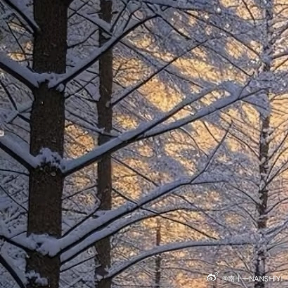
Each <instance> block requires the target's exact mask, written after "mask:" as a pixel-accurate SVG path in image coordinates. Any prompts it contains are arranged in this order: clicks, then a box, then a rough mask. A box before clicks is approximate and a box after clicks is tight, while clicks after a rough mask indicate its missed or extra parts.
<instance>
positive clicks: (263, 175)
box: [254, 0, 273, 288]
mask: <svg viewBox="0 0 288 288" xmlns="http://www.w3.org/2000/svg"><path fill="white" fill-rule="evenodd" d="M264 17H265V18H264V19H265V21H266V43H265V44H264V46H263V53H264V54H265V55H269V53H270V50H271V47H272V46H273V43H272V32H271V29H270V25H271V23H270V22H271V20H273V0H270V1H268V2H267V3H266V7H265V10H264ZM270 71H271V63H270V61H267V62H265V63H264V64H263V72H270ZM265 93H266V97H267V98H268V99H269V95H270V89H269V88H268V89H266V91H265ZM268 101H269V100H268ZM267 109H269V107H267ZM260 118H261V119H260V121H261V122H262V123H261V124H262V127H261V131H260V145H259V161H260V165H259V173H260V187H259V204H258V207H257V210H258V220H257V230H258V233H259V235H260V237H261V241H260V243H259V244H258V245H257V246H256V260H255V272H254V276H256V277H264V276H265V275H266V257H267V251H266V244H267V243H265V229H266V228H267V204H268V198H269V188H268V173H269V164H270V156H269V143H270V139H269V136H270V133H271V132H270V129H271V127H270V111H267V112H264V113H262V114H261V115H260ZM262 242H263V243H262ZM260 279H261V278H260ZM265 283H266V282H264V281H256V282H255V285H254V287H255V288H265V286H266V285H265Z"/></svg>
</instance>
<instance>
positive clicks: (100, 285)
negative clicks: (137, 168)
mask: <svg viewBox="0 0 288 288" xmlns="http://www.w3.org/2000/svg"><path fill="white" fill-rule="evenodd" d="M99 16H100V18H101V19H103V20H104V21H106V22H108V23H110V22H111V18H112V1H110V0H108V1H107V0H101V1H100V13H99ZM107 40H108V39H107V35H106V36H105V32H104V31H102V30H101V29H100V31H99V45H100V46H102V45H103V44H105V42H106V41H107ZM99 80H100V83H99V93H100V98H99V101H98V103H97V112H98V126H99V128H103V131H104V132H105V133H110V132H111V130H112V117H113V111H112V107H111V105H110V101H111V95H112V86H113V53H112V49H111V50H108V51H107V52H106V53H105V54H103V56H102V57H101V58H100V59H99ZM109 139H110V137H109V136H107V135H105V134H99V136H98V145H102V144H103V143H105V142H107V141H108V140H109ZM97 180H98V182H97V184H98V185H97V197H98V199H99V200H100V203H101V204H100V207H99V209H100V210H110V209H111V206H112V196H111V194H112V163H111V155H107V156H105V157H103V159H102V160H101V161H100V162H99V163H98V166H97ZM95 247H96V251H97V262H98V263H97V264H98V265H99V264H100V265H101V267H99V268H97V269H96V271H95V273H96V279H97V275H100V276H103V275H104V274H105V273H106V271H105V269H106V268H107V267H110V265H111V243H110V237H108V238H105V239H103V240H101V241H99V242H98V243H96V245H95ZM96 287H97V288H111V280H110V279H109V280H100V281H99V282H98V281H96Z"/></svg>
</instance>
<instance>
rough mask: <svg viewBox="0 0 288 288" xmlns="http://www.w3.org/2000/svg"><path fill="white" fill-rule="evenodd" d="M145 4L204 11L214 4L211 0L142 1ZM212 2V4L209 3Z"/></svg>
mask: <svg viewBox="0 0 288 288" xmlns="http://www.w3.org/2000/svg"><path fill="white" fill-rule="evenodd" d="M142 2H143V3H146V4H154V5H159V6H164V7H169V8H175V9H180V10H201V11H203V10H205V9H206V8H207V7H211V6H212V7H213V6H214V5H213V4H214V3H213V2H212V1H211V0H184V1H174V0H142ZM211 2H212V3H211ZM211 4H212V5H211Z"/></svg>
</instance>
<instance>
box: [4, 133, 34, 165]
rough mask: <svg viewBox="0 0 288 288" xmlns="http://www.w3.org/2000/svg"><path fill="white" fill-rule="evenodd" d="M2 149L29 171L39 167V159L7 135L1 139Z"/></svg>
mask: <svg viewBox="0 0 288 288" xmlns="http://www.w3.org/2000/svg"><path fill="white" fill-rule="evenodd" d="M0 149H2V150H3V151H5V152H6V153H7V154H8V155H10V156H11V157H12V158H14V159H15V160H16V161H17V162H19V163H20V164H21V165H23V166H24V167H26V168H27V169H28V170H29V169H31V168H35V167H37V166H38V164H39V161H38V160H37V158H36V157H34V156H32V155H31V154H30V153H29V150H28V149H25V148H24V147H21V146H20V145H19V144H18V143H16V141H15V140H13V139H11V138H10V137H9V136H7V135H4V136H1V137H0Z"/></svg>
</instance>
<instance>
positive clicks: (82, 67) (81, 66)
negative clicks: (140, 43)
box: [50, 14, 157, 88]
mask: <svg viewBox="0 0 288 288" xmlns="http://www.w3.org/2000/svg"><path fill="white" fill-rule="evenodd" d="M155 17H157V15H155V14H154V15H150V16H147V17H145V18H144V19H142V20H139V21H137V22H135V23H134V24H133V25H130V26H128V27H127V28H126V29H125V30H124V31H121V32H120V33H119V34H118V35H114V36H111V38H110V40H108V41H107V42H106V43H105V44H104V45H102V46H101V47H100V48H99V49H97V50H96V52H95V53H93V54H92V55H91V57H89V58H88V59H85V60H83V61H82V62H81V63H80V64H78V65H77V66H76V67H75V68H73V69H71V71H69V72H67V73H66V74H64V75H63V76H62V77H60V78H59V80H57V81H55V82H51V83H50V87H51V88H55V87H57V86H59V85H60V84H67V83H68V82H69V81H71V80H73V79H74V78H75V77H76V76H78V75H79V74H81V73H82V72H83V71H85V70H86V69H87V68H90V67H91V66H92V65H93V64H94V63H96V62H97V61H98V60H99V58H100V57H101V56H102V55H103V54H104V53H105V52H106V51H108V50H109V49H111V48H112V47H113V46H115V45H116V44H117V43H118V42H119V41H120V40H121V39H122V38H124V37H125V36H126V35H128V34H129V33H130V32H131V31H133V30H134V29H136V28H137V27H138V26H140V25H142V24H144V23H145V22H147V21H149V20H151V19H153V18H155Z"/></svg>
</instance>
